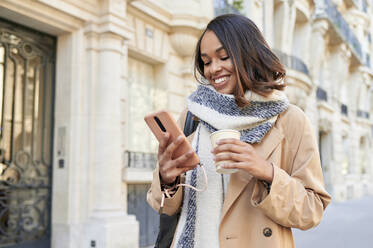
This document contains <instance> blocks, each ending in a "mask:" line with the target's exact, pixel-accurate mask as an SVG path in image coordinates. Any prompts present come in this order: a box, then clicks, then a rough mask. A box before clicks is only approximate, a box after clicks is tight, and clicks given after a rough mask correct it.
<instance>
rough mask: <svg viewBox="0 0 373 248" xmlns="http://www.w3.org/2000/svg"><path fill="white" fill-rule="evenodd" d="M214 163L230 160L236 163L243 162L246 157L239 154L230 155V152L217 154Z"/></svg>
mask: <svg viewBox="0 0 373 248" xmlns="http://www.w3.org/2000/svg"><path fill="white" fill-rule="evenodd" d="M214 160H215V162H219V161H224V160H232V161H237V162H245V161H247V160H248V157H247V155H246V154H245V155H243V154H240V153H232V152H224V153H218V154H216V155H215V157H214Z"/></svg>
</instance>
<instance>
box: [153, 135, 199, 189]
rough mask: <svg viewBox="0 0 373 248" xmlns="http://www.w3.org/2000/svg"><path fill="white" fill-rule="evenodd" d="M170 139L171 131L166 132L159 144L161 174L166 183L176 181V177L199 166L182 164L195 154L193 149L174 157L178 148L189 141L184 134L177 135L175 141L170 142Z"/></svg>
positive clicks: (162, 180) (163, 181)
mask: <svg viewBox="0 0 373 248" xmlns="http://www.w3.org/2000/svg"><path fill="white" fill-rule="evenodd" d="M169 139H170V135H169V133H165V134H164V136H163V138H162V139H161V140H160V142H159V146H158V163H159V174H160V176H161V182H162V183H165V184H171V183H173V182H175V180H176V178H177V177H178V176H180V175H181V174H182V173H184V172H187V171H188V170H192V169H194V168H195V167H196V166H197V165H193V166H187V167H186V166H183V165H182V164H183V163H185V162H186V161H187V160H188V159H189V158H190V157H191V156H192V155H193V153H194V151H193V150H191V151H189V152H188V153H186V154H183V155H181V156H180V157H178V158H174V159H172V157H173V156H172V155H173V153H174V151H175V150H176V148H178V147H179V146H180V145H181V144H182V143H183V142H187V141H186V140H185V138H184V137H183V136H182V135H180V136H179V137H177V138H176V139H175V141H174V142H171V143H170V144H169Z"/></svg>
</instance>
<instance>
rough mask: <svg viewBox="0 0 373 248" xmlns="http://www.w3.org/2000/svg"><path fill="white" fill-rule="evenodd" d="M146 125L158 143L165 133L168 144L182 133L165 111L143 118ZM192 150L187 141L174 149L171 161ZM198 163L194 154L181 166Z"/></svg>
mask: <svg viewBox="0 0 373 248" xmlns="http://www.w3.org/2000/svg"><path fill="white" fill-rule="evenodd" d="M144 120H145V122H146V124H147V125H148V126H149V128H150V130H151V131H152V132H153V134H154V135H155V137H156V138H157V140H158V141H160V140H161V138H162V137H163V135H164V133H165V132H168V133H169V134H170V138H169V144H170V143H171V142H173V141H174V140H175V139H176V138H177V137H178V136H180V135H182V136H184V137H185V135H184V133H183V132H182V131H181V129H180V128H179V126H178V125H177V124H176V121H175V120H174V118H173V117H172V116H171V115H170V114H169V113H168V112H167V111H164V110H162V111H159V112H156V113H152V114H149V115H147V116H145V118H144ZM190 150H193V148H192V146H191V144H190V143H189V142H188V140H187V139H185V141H184V142H183V143H181V144H180V145H179V147H177V148H176V150H175V151H174V153H173V156H172V159H175V158H178V157H180V156H181V155H183V154H185V153H187V152H189V151H190ZM198 163H199V158H198V156H197V154H196V153H195V152H194V153H193V155H192V156H191V157H190V158H189V159H188V160H187V161H186V162H185V163H184V164H183V165H182V166H193V165H196V164H198Z"/></svg>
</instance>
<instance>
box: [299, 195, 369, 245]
mask: <svg viewBox="0 0 373 248" xmlns="http://www.w3.org/2000/svg"><path fill="white" fill-rule="evenodd" d="M372 223H373V196H369V197H364V198H361V199H357V200H350V201H348V202H343V203H331V204H330V205H329V206H328V207H327V209H326V211H325V213H324V218H323V220H322V221H321V223H320V225H319V226H317V227H315V228H313V229H310V230H307V231H302V230H298V229H293V233H294V238H295V243H296V246H297V248H314V247H318V248H331V247H332V248H334V247H336V248H356V247H360V248H372V247H373V226H372Z"/></svg>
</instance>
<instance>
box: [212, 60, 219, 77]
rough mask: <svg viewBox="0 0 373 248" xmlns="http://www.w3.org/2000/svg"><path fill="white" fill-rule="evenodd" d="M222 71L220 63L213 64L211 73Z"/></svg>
mask: <svg viewBox="0 0 373 248" xmlns="http://www.w3.org/2000/svg"><path fill="white" fill-rule="evenodd" d="M219 71H221V64H220V63H219V62H212V63H211V73H212V74H214V73H216V72H219Z"/></svg>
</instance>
